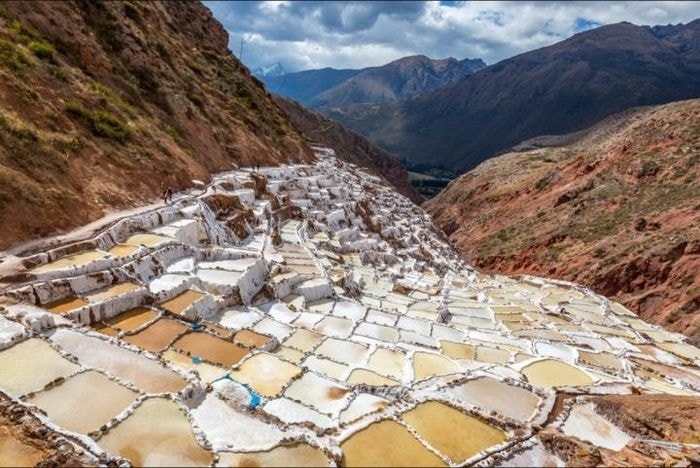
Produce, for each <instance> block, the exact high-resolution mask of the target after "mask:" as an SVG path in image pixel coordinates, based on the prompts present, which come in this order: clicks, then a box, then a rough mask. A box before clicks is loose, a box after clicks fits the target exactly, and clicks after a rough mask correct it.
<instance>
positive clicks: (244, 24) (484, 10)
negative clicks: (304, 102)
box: [205, 1, 700, 71]
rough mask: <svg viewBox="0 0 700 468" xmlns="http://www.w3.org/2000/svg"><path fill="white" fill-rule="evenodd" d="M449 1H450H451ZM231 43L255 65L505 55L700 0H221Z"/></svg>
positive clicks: (675, 11)
mask: <svg viewBox="0 0 700 468" xmlns="http://www.w3.org/2000/svg"><path fill="white" fill-rule="evenodd" d="M448 3H449V4H448ZM205 4H206V5H207V6H208V7H209V8H210V9H211V10H212V11H213V12H214V15H215V16H216V18H217V19H219V21H221V22H222V23H223V25H224V26H225V27H226V29H227V30H228V31H229V34H230V37H231V44H232V45H234V46H235V47H232V48H233V50H234V51H236V52H238V43H239V41H240V38H241V37H246V39H247V40H248V43H247V44H246V46H245V49H244V53H243V61H244V62H245V63H246V65H248V66H249V67H251V68H255V67H258V66H263V65H268V64H271V63H274V62H280V63H282V65H283V66H284V67H285V68H286V69H287V70H289V71H296V70H302V69H308V68H321V67H326V66H328V67H334V68H362V67H367V66H375V65H382V64H384V63H387V62H389V61H391V60H395V59H397V58H400V57H403V56H406V55H412V54H425V55H428V56H430V57H433V58H443V57H448V56H452V57H456V58H460V59H461V58H467V57H468V58H477V57H479V58H483V59H484V60H485V61H486V62H487V63H495V62H497V61H499V60H502V59H504V58H507V57H510V56H513V55H516V54H519V53H522V52H525V51H528V50H531V49H535V48H539V47H544V46H547V45H551V44H553V43H555V42H558V41H561V40H563V39H565V38H567V37H569V36H571V35H573V34H575V33H576V32H580V31H581V30H584V29H587V28H590V27H593V26H595V25H599V24H610V23H617V22H620V21H629V22H631V23H634V24H640V25H656V24H676V23H688V22H690V21H692V20H694V19H696V18H697V17H698V16H700V2H687V1H676V2H670V1H669V2H666V1H659V2H654V1H648V2H616V3H613V2H519V1H516V2H495V1H483V2H482V1H476V2H474V1H466V2H433V1H428V2H391V1H389V2H313V1H311V2H304V1H294V2H288V1H287V2H284V1H279V2H272V1H267V2H265V1H263V2H247V1H242V2H215V1H206V2H205Z"/></svg>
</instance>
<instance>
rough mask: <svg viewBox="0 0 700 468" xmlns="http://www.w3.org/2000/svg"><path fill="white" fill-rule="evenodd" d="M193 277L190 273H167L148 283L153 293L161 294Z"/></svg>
mask: <svg viewBox="0 0 700 468" xmlns="http://www.w3.org/2000/svg"><path fill="white" fill-rule="evenodd" d="M190 278H191V277H190V276H189V275H181V274H165V275H162V276H159V277H158V278H155V279H154V280H152V281H151V282H150V283H149V284H148V290H149V291H151V293H153V294H160V293H163V292H165V291H170V290H171V289H175V288H177V287H178V286H180V285H181V284H183V283H185V282H186V281H188V280H189V279H190Z"/></svg>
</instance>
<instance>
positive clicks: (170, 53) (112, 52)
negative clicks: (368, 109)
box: [0, 0, 313, 248]
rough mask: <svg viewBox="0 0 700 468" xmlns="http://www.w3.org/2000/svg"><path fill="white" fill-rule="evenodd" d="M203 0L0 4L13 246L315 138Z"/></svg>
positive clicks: (303, 155)
mask: <svg viewBox="0 0 700 468" xmlns="http://www.w3.org/2000/svg"><path fill="white" fill-rule="evenodd" d="M227 44H228V34H227V33H226V31H225V30H224V28H223V27H222V26H221V25H220V24H219V23H218V22H217V21H215V20H214V18H213V17H212V14H211V12H210V11H209V10H208V9H207V8H206V7H204V6H203V5H202V4H200V3H196V2H93V1H88V0H84V1H74V2H3V3H2V5H0V219H2V220H3V222H2V223H0V248H2V247H6V246H8V245H9V244H12V243H14V242H17V241H19V240H27V239H29V238H32V237H38V236H43V235H47V234H49V233H53V232H57V231H61V230H65V229H68V228H72V227H75V226H77V225H79V224H82V223H85V222H87V221H88V220H92V219H95V218H98V217H100V216H102V215H103V214H104V213H105V212H106V211H108V210H112V209H121V208H126V207H130V206H134V205H136V204H137V203H143V202H146V201H149V200H153V199H157V198H158V197H159V196H160V193H161V189H160V185H161V184H162V183H166V184H170V185H173V186H175V188H176V189H182V188H185V187H187V186H190V185H191V184H192V179H201V180H207V179H208V178H209V175H210V174H211V173H212V172H218V171H224V170H228V169H230V168H231V167H232V164H234V163H235V164H238V165H244V166H248V165H251V164H263V165H274V164H279V163H281V162H287V161H308V160H310V159H311V158H312V157H313V155H312V153H311V150H310V149H309V147H308V146H307V144H306V143H305V140H304V138H303V137H302V135H301V134H299V133H298V131H297V130H296V128H295V127H294V126H293V125H292V124H291V123H290V122H289V121H288V119H287V117H286V115H285V114H284V113H283V111H282V110H281V109H279V107H278V106H277V105H276V104H275V102H274V101H273V100H272V98H271V97H270V96H269V95H268V93H267V91H266V90H265V88H264V86H263V85H262V83H260V82H259V81H257V80H256V79H254V78H253V77H251V75H250V73H249V71H248V70H247V69H246V68H245V67H244V66H243V65H242V64H241V63H240V62H239V61H238V60H237V59H236V58H235V57H234V56H233V55H232V54H231V53H230V51H229V50H228V47H227Z"/></svg>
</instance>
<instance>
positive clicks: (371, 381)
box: [347, 368, 399, 387]
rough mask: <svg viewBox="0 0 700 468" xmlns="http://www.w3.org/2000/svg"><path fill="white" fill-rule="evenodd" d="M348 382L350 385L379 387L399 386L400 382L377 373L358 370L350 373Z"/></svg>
mask: <svg viewBox="0 0 700 468" xmlns="http://www.w3.org/2000/svg"><path fill="white" fill-rule="evenodd" d="M347 382H348V383H349V384H364V385H378V386H389V387H391V386H394V385H398V384H399V382H398V381H396V380H394V379H390V378H388V377H384V376H383V375H379V374H377V373H376V372H372V371H371V370H367V369H360V368H356V369H353V370H352V372H350V375H348V378H347Z"/></svg>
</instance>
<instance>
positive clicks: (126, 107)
mask: <svg viewBox="0 0 700 468" xmlns="http://www.w3.org/2000/svg"><path fill="white" fill-rule="evenodd" d="M90 88H92V90H93V91H95V92H96V93H98V94H101V95H102V96H104V97H105V98H107V101H108V102H109V103H110V104H112V105H113V106H114V107H116V108H118V109H120V110H122V111H124V112H125V113H126V114H127V115H128V116H129V117H136V114H137V110H136V108H135V107H134V106H132V105H131V104H129V103H128V102H126V101H125V100H124V99H122V98H121V96H119V95H118V94H117V93H116V92H115V91H114V90H113V89H112V88H110V87H109V86H105V85H103V84H102V83H99V82H97V81H93V82H92V83H90Z"/></svg>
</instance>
